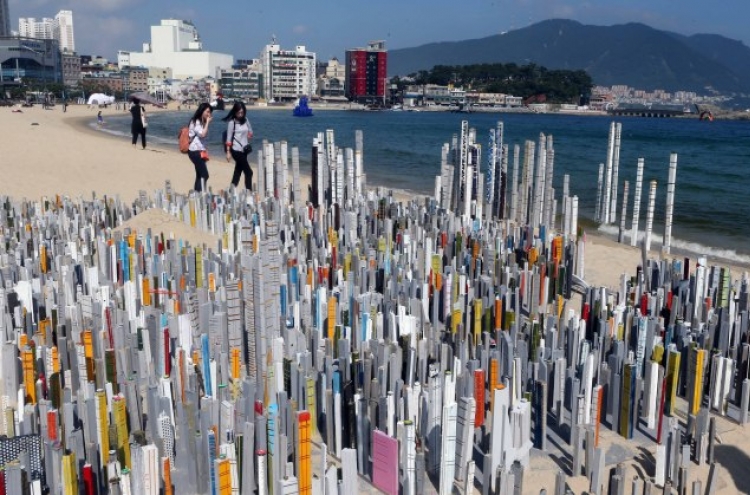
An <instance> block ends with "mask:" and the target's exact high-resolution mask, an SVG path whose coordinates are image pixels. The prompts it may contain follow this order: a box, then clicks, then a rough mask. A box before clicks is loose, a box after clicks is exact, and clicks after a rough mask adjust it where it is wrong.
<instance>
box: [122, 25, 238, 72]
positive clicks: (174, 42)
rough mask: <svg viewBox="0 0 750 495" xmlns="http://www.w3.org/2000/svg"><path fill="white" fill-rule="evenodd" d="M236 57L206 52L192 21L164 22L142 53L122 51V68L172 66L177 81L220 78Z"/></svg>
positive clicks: (155, 27)
mask: <svg viewBox="0 0 750 495" xmlns="http://www.w3.org/2000/svg"><path fill="white" fill-rule="evenodd" d="M233 61H234V57H232V55H228V54H224V53H216V52H208V51H205V50H203V43H202V42H201V39H200V36H199V34H198V29H197V28H196V27H195V26H194V25H193V24H192V23H191V22H190V21H181V20H176V19H163V20H162V21H161V24H160V25H158V26H151V42H150V43H144V44H143V51H142V52H132V51H131V52H126V51H120V52H118V57H117V62H118V65H120V66H121V67H122V66H134V67H171V69H172V71H173V73H174V76H175V77H177V78H189V77H193V78H196V79H200V78H202V77H207V76H218V75H219V74H220V72H221V69H228V68H230V67H231V66H232V63H233Z"/></svg>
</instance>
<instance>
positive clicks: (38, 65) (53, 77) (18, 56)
mask: <svg viewBox="0 0 750 495" xmlns="http://www.w3.org/2000/svg"><path fill="white" fill-rule="evenodd" d="M0 66H2V70H0V84H3V83H8V82H10V81H14V80H20V79H22V78H30V79H38V80H42V81H48V82H60V80H61V72H62V71H61V66H60V51H59V49H58V45H57V41H55V40H52V39H47V40H39V39H33V38H21V37H13V38H11V37H6V38H0Z"/></svg>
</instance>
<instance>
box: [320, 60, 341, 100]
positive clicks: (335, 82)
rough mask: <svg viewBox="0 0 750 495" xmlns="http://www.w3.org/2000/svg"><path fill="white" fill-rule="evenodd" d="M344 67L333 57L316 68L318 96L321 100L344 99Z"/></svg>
mask: <svg viewBox="0 0 750 495" xmlns="http://www.w3.org/2000/svg"><path fill="white" fill-rule="evenodd" d="M345 85H346V67H345V66H344V64H342V63H341V62H339V60H338V59H337V58H336V57H333V58H332V59H331V60H329V61H328V62H326V63H323V64H320V65H319V66H318V96H320V97H321V98H323V99H337V98H345V92H344V88H345Z"/></svg>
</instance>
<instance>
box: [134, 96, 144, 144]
mask: <svg viewBox="0 0 750 495" xmlns="http://www.w3.org/2000/svg"><path fill="white" fill-rule="evenodd" d="M130 115H132V116H133V122H132V123H131V124H130V132H131V133H132V134H133V148H135V143H136V142H137V141H138V136H139V135H140V136H141V145H142V146H143V149H144V150H145V149H146V125H147V124H146V109H145V108H144V107H143V105H141V102H140V100H138V98H133V105H132V106H131V107H130Z"/></svg>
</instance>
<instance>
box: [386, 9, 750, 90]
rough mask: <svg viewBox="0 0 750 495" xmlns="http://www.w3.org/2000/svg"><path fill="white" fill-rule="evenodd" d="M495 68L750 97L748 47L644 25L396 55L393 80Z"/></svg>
mask: <svg viewBox="0 0 750 495" xmlns="http://www.w3.org/2000/svg"><path fill="white" fill-rule="evenodd" d="M495 63H503V64H508V63H515V64H518V65H529V64H534V65H536V66H543V67H546V68H548V69H549V70H556V69H566V70H574V71H575V70H583V71H585V72H587V73H588V74H589V75H591V77H592V79H593V82H594V84H598V85H605V86H611V85H614V84H626V85H628V86H632V87H636V88H639V89H646V90H653V89H664V90H667V91H676V90H689V91H696V92H698V93H700V94H705V93H707V92H708V91H709V89H712V90H715V91H719V92H722V93H748V94H750V77H748V76H750V48H748V47H747V46H745V45H744V44H743V43H741V42H738V41H734V40H730V39H728V38H724V37H722V36H718V35H702V34H701V35H693V36H683V35H679V34H675V33H670V32H667V31H660V30H657V29H653V28H651V27H649V26H646V25H644V24H637V23H631V24H623V25H616V26H592V25H584V24H581V23H579V22H576V21H570V20H564V19H554V20H548V21H543V22H540V23H537V24H534V25H531V26H529V27H526V28H523V29H518V30H515V31H510V32H508V33H504V34H500V35H494V36H488V37H486V38H479V39H473V40H465V41H454V42H440V43H430V44H427V45H422V46H419V47H414V48H403V49H396V50H389V53H388V74H389V75H391V76H396V75H400V76H405V75H409V74H413V73H416V72H418V71H420V70H431V69H432V68H433V67H434V66H437V65H446V66H461V65H472V64H495Z"/></svg>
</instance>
